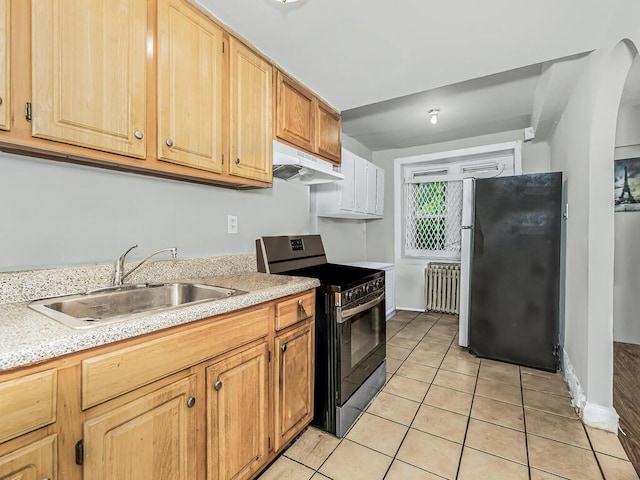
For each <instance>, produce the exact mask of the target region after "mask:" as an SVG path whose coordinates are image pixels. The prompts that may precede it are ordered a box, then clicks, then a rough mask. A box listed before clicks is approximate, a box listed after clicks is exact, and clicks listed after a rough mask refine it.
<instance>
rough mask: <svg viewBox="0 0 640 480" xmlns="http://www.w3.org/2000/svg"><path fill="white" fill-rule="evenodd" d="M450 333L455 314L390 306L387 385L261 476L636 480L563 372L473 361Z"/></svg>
mask: <svg viewBox="0 0 640 480" xmlns="http://www.w3.org/2000/svg"><path fill="white" fill-rule="evenodd" d="M456 333H457V317H455V316H451V315H439V314H418V313H413V312H399V313H398V314H396V315H395V316H394V317H393V318H392V319H391V320H389V322H388V323H387V361H388V373H387V383H386V385H385V387H384V388H383V390H382V391H381V392H380V393H379V394H378V396H377V397H376V398H375V399H374V400H373V402H371V404H370V405H369V407H368V408H367V410H366V411H365V412H364V413H363V414H362V416H361V417H360V418H359V419H358V421H357V422H356V423H355V424H354V425H353V427H352V428H351V430H350V431H349V432H348V433H347V436H346V437H345V438H344V439H342V440H340V439H338V438H336V437H334V436H332V435H329V434H327V433H325V432H322V431H320V430H317V429H315V428H312V427H310V428H309V429H307V430H306V431H305V432H304V433H303V434H302V435H301V436H300V437H299V438H298V440H296V441H295V443H293V444H292V445H291V446H290V447H289V448H288V449H287V450H286V451H285V452H284V454H283V455H282V456H280V458H278V459H277V460H276V461H275V462H274V463H273V464H272V465H271V466H270V467H269V469H268V470H267V471H265V472H264V473H263V474H262V476H261V477H260V480H309V479H311V480H327V479H331V480H382V479H386V480H438V479H439V480H441V479H443V478H445V479H450V480H453V479H457V480H484V479H487V480H502V479H504V480H520V479H523V480H557V479H577V480H590V479H600V480H602V479H606V480H638V476H637V475H636V473H635V470H634V469H633V466H632V465H631V463H630V462H629V461H628V459H627V456H626V454H625V452H624V450H623V449H622V446H621V445H620V442H619V441H618V438H617V437H616V435H615V434H612V433H608V432H605V431H603V430H597V429H591V428H589V427H586V428H585V426H584V425H583V424H582V422H581V421H580V420H579V418H578V416H577V415H576V413H575V411H574V409H573V407H572V406H571V399H570V397H569V393H568V391H567V387H566V385H565V383H564V381H563V379H562V377H561V375H559V374H557V375H553V374H550V373H546V372H541V371H537V370H531V369H528V368H524V367H518V366H515V365H510V364H506V363H501V362H495V361H492V360H479V359H477V358H475V357H474V356H472V355H470V354H469V353H468V352H467V351H466V350H465V349H462V348H460V347H458V346H457V338H456Z"/></svg>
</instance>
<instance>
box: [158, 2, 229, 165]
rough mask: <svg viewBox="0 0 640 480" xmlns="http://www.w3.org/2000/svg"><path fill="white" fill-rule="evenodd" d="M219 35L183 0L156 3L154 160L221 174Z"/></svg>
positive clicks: (221, 118)
mask: <svg viewBox="0 0 640 480" xmlns="http://www.w3.org/2000/svg"><path fill="white" fill-rule="evenodd" d="M223 48H224V44H223V32H222V29H220V28H218V27H217V26H216V25H215V24H214V23H213V22H212V21H211V20H210V19H209V18H208V17H206V16H205V15H204V14H202V13H201V12H199V11H198V10H196V9H195V8H193V6H191V5H189V4H188V3H187V2H186V1H184V0H160V1H159V2H158V159H159V160H164V161H167V162H173V163H178V164H182V165H187V166H191V167H195V168H200V169H203V170H209V171H213V172H218V173H220V172H222V159H223V144H222V132H223V125H222V124H223V109H222V85H223V84H222V81H223V73H224V56H223Z"/></svg>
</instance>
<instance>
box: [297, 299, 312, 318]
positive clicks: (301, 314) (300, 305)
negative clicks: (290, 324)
mask: <svg viewBox="0 0 640 480" xmlns="http://www.w3.org/2000/svg"><path fill="white" fill-rule="evenodd" d="M298 316H299V317H301V318H307V317H308V316H309V315H307V311H306V310H305V309H304V304H303V303H302V300H298Z"/></svg>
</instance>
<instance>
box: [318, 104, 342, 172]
mask: <svg viewBox="0 0 640 480" xmlns="http://www.w3.org/2000/svg"><path fill="white" fill-rule="evenodd" d="M317 122H318V126H317V129H316V130H317V138H316V152H317V153H318V154H320V155H322V156H323V157H326V158H328V159H329V160H331V161H333V162H334V163H337V164H338V165H339V164H340V149H341V144H342V142H341V137H340V135H341V130H342V121H341V116H340V114H339V113H337V112H334V111H333V110H332V109H331V108H330V107H329V106H327V105H325V104H324V103H322V102H320V101H319V102H318V119H317Z"/></svg>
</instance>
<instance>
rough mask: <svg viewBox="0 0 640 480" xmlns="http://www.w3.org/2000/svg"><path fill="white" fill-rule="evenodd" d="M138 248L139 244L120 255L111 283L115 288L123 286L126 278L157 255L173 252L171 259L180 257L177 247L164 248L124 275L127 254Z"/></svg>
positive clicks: (148, 256)
mask: <svg viewBox="0 0 640 480" xmlns="http://www.w3.org/2000/svg"><path fill="white" fill-rule="evenodd" d="M137 247H138V245H137V244H136V245H134V246H132V247H131V248H129V249H128V250H127V251H125V252H124V253H123V254H122V255H120V258H118V260H117V261H116V269H115V272H113V280H112V282H111V284H112V285H113V286H114V287H117V286H120V285H122V283H123V282H124V279H125V278H127V277H128V276H129V275H131V274H132V273H133V272H135V271H136V270H137V269H138V268H140V267H141V266H142V265H143V264H144V263H145V262H146V261H147V260H149V259H150V258H151V257H153V256H154V255H157V254H159V253H162V252H171V257H172V258H176V256H177V255H178V249H177V248H176V247H171V248H163V249H162V250H158V251H157V252H153V253H152V254H150V255H147V256H146V257H145V258H144V259H143V260H142V261H141V262H140V263H138V264H137V265H136V266H135V267H133V268H132V269H131V270H129V271H128V272H127V273H124V260H125V258H127V254H128V253H129V252H130V251H131V250H133V249H134V248H137Z"/></svg>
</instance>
